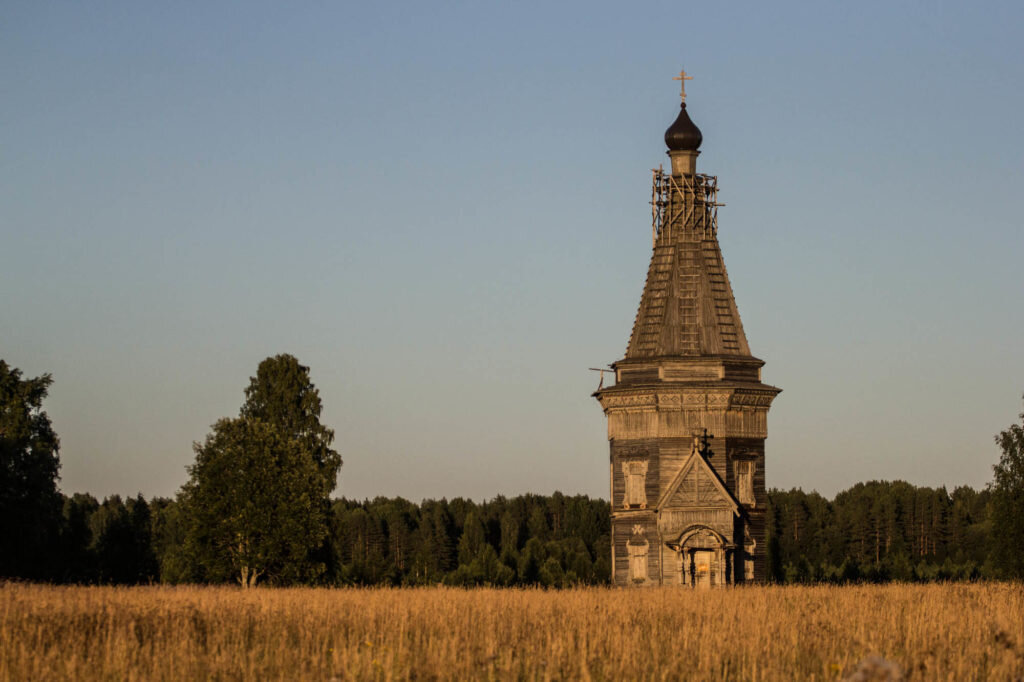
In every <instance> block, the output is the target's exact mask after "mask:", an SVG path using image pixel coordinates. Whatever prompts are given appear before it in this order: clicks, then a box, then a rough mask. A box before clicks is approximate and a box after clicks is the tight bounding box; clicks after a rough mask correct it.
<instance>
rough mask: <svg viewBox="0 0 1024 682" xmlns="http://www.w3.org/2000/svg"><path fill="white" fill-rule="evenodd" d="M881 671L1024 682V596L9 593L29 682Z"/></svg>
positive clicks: (4, 647)
mask: <svg viewBox="0 0 1024 682" xmlns="http://www.w3.org/2000/svg"><path fill="white" fill-rule="evenodd" d="M872 654H876V655H879V656H882V657H884V658H886V659H888V660H890V661H893V662H894V663H896V664H898V665H899V666H900V668H901V669H902V670H903V671H904V675H905V676H906V678H907V679H921V680H971V679H978V680H981V679H989V680H1008V679H1014V678H1021V677H1024V587H1022V585H1020V584H1012V583H1000V584H979V585H968V584H953V585H889V586H879V587H873V586H865V587H749V588H734V589H720V590H715V591H710V592H693V591H689V590H683V589H678V588H676V589H673V588H664V589H648V590H614V589H605V588H584V589H577V590H567V591H562V592H555V591H551V592H545V591H542V590H529V589H527V590H523V589H506V590H501V589H478V590H460V589H448V588H424V589H337V590H331V589H255V590H249V591H243V590H240V589H236V588H229V587H207V588H203V587H178V588H175V587H134V588H107V587H48V586H38V585H18V584H7V585H4V586H2V587H0V678H2V679H14V680H44V679H109V680H164V679H175V680H184V679H188V680H197V679H211V678H212V679H228V680H230V679H313V680H331V679H338V680H347V679H361V680H362V679H365V680H391V679H419V680H423V679H584V680H586V679H594V680H626V679H682V678H686V679H692V680H704V679H730V680H793V679H805V680H812V679H814V680H828V679H837V678H841V677H843V676H844V675H849V674H850V673H851V672H852V671H853V670H854V669H855V668H856V665H857V663H858V662H859V661H861V660H862V659H864V658H865V657H867V656H869V655H872Z"/></svg>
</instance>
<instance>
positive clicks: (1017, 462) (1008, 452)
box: [992, 413, 1024, 578]
mask: <svg viewBox="0 0 1024 682" xmlns="http://www.w3.org/2000/svg"><path fill="white" fill-rule="evenodd" d="M1020 419H1021V423H1020V424H1011V425H1010V427H1009V428H1008V429H1006V430H1005V431H1001V432H1000V433H999V435H998V436H996V443H997V444H998V445H999V448H1000V449H1001V450H1002V451H1003V454H1002V455H1000V457H999V463H998V464H996V465H994V466H993V467H992V469H993V472H994V474H995V478H994V480H993V481H992V542H993V543H994V544H993V547H992V553H993V559H994V560H995V563H996V566H997V568H998V569H999V570H1000V571H1001V572H1002V573H1003V574H1004V575H1006V576H1008V577H1013V578H1024V553H1022V552H1021V547H1024V413H1021V415H1020Z"/></svg>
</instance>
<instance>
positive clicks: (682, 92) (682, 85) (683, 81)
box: [672, 70, 693, 102]
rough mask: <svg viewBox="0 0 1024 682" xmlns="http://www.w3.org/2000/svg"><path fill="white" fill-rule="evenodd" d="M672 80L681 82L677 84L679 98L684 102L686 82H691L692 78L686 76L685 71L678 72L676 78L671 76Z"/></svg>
mask: <svg viewBox="0 0 1024 682" xmlns="http://www.w3.org/2000/svg"><path fill="white" fill-rule="evenodd" d="M672 80H674V81H681V82H680V83H679V96H680V97H682V99H683V101H684V102H685V101H686V81H692V80H693V76H687V75H686V71H685V70H683V71H680V72H679V75H678V76H673V77H672Z"/></svg>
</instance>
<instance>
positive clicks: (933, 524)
mask: <svg viewBox="0 0 1024 682" xmlns="http://www.w3.org/2000/svg"><path fill="white" fill-rule="evenodd" d="M769 498H770V508H769V513H768V518H769V520H770V521H769V527H768V552H769V565H770V567H771V579H772V580H773V581H774V582H777V583H811V582H831V583H846V582H886V581H890V580H899V581H932V580H967V579H977V578H984V577H990V576H992V577H994V576H995V575H996V574H997V573H996V568H995V566H994V564H993V561H992V559H991V558H990V556H989V546H990V542H991V537H990V528H991V521H990V520H989V518H988V509H989V498H990V495H989V493H988V492H986V491H980V492H979V491H975V490H973V489H971V488H968V487H960V488H957V489H956V490H954V491H953V493H952V494H949V493H947V491H946V490H945V489H944V488H924V487H916V486H913V485H910V484H909V483H905V482H902V481H893V482H871V483H859V484H857V485H855V486H854V487H852V488H850V489H849V490H845V491H843V492H841V493H839V494H838V495H836V496H835V498H834V499H832V500H828V499H826V498H825V497H823V496H821V495H819V494H817V493H813V492H812V493H805V492H803V491H801V490H796V489H794V490H789V491H780V490H772V491H770V493H769ZM183 531H184V525H183V519H182V518H181V509H180V507H179V505H178V503H177V502H175V501H174V500H172V499H167V498H155V499H152V500H149V501H147V500H146V499H144V498H143V497H142V496H137V497H133V498H132V497H130V498H127V499H122V498H121V497H119V496H116V495H115V496H111V497H108V498H107V499H105V500H103V501H102V502H99V501H98V500H96V499H95V498H94V497H92V496H91V495H87V494H75V495H72V496H71V497H65V498H64V499H63V503H62V512H61V516H60V521H59V526H58V530H57V534H56V541H55V542H54V543H53V546H52V547H51V549H50V551H49V552H48V553H47V555H46V556H47V558H46V560H45V561H42V562H41V563H40V565H39V566H37V567H35V569H34V570H33V571H31V573H30V576H26V577H33V578H36V579H41V580H47V581H54V582H72V583H101V584H140V583H152V582H163V583H191V582H203V581H204V575H203V571H202V569H201V567H200V566H198V565H196V563H195V562H194V561H193V560H192V559H191V558H190V556H189V553H188V551H187V547H186V543H185V536H184V532H183ZM608 537H609V509H608V502H607V501H606V500H602V499H593V498H590V497H586V496H583V495H575V496H567V495H562V494H561V493H555V494H553V495H549V496H545V495H521V496H518V497H512V498H505V497H497V498H495V499H493V500H490V501H487V502H482V503H477V502H473V501H471V500H465V499H462V498H456V499H453V500H425V501H423V502H422V503H420V504H415V503H413V502H409V501H408V500H404V499H402V498H383V497H378V498H376V499H374V500H364V501H361V502H360V501H355V500H347V499H344V498H342V499H336V500H334V501H333V502H332V503H331V512H330V522H329V533H328V537H327V539H326V542H325V543H324V544H323V547H322V548H321V550H320V556H321V558H322V560H323V563H324V571H323V572H322V573H321V574H320V575H319V576H318V577H317V578H316V580H315V582H316V583H317V584H327V585H432V584H438V583H442V584H446V585H462V586H465V585H485V584H486V585H502V586H504V585H544V586H550V587H564V586H570V585H574V584H600V583H605V582H607V580H608V575H609V547H608ZM270 579H271V581H272V582H274V581H275V578H274V577H273V576H271V577H270ZM277 582H281V581H277Z"/></svg>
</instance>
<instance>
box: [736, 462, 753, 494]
mask: <svg viewBox="0 0 1024 682" xmlns="http://www.w3.org/2000/svg"><path fill="white" fill-rule="evenodd" d="M735 467H736V496H737V497H738V498H739V500H740V504H749V505H753V504H754V462H751V461H749V460H747V461H738V462H735Z"/></svg>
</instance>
